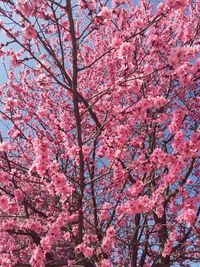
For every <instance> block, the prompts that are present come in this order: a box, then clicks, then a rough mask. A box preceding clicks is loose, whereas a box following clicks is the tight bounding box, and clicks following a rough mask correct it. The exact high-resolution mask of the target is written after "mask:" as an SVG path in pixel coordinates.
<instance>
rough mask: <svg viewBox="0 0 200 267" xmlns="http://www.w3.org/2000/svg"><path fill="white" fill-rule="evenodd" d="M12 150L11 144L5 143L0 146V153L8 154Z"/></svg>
mask: <svg viewBox="0 0 200 267" xmlns="http://www.w3.org/2000/svg"><path fill="white" fill-rule="evenodd" d="M9 150H10V144H9V143H8V142H3V143H1V144H0V152H8V151H9Z"/></svg>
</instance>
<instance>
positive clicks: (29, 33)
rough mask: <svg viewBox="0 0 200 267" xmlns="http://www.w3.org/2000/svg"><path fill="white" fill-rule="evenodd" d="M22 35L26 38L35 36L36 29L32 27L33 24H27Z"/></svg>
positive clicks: (29, 38)
mask: <svg viewBox="0 0 200 267" xmlns="http://www.w3.org/2000/svg"><path fill="white" fill-rule="evenodd" d="M23 31H24V37H25V38H26V39H28V40H31V39H34V38H36V37H37V32H36V30H35V29H34V28H33V26H32V25H31V24H28V25H27V26H26V27H25V28H24V30H23Z"/></svg>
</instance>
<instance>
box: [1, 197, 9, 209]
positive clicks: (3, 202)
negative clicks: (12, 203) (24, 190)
mask: <svg viewBox="0 0 200 267" xmlns="http://www.w3.org/2000/svg"><path fill="white" fill-rule="evenodd" d="M8 206H9V201H8V198H7V197H6V196H2V197H0V209H2V210H3V211H6V210H7V209H8Z"/></svg>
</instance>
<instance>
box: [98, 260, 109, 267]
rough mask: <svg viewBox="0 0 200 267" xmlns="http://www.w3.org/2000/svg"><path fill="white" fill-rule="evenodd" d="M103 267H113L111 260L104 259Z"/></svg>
mask: <svg viewBox="0 0 200 267" xmlns="http://www.w3.org/2000/svg"><path fill="white" fill-rule="evenodd" d="M100 266H101V267H111V264H110V262H109V260H105V259H104V260H102V262H101V265H100Z"/></svg>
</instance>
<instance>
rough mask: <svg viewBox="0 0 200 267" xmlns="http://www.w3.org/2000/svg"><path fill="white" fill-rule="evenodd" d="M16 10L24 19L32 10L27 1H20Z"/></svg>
mask: <svg viewBox="0 0 200 267" xmlns="http://www.w3.org/2000/svg"><path fill="white" fill-rule="evenodd" d="M18 8H19V10H20V11H21V13H22V14H23V15H24V16H25V17H26V18H29V17H30V15H31V12H32V10H33V7H32V5H31V4H29V3H28V1H24V0H21V1H20V2H18Z"/></svg>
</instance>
